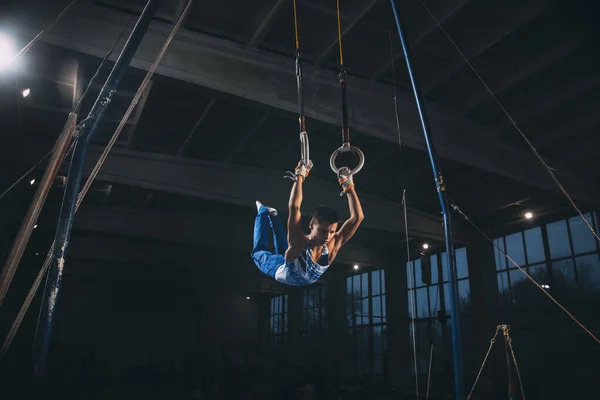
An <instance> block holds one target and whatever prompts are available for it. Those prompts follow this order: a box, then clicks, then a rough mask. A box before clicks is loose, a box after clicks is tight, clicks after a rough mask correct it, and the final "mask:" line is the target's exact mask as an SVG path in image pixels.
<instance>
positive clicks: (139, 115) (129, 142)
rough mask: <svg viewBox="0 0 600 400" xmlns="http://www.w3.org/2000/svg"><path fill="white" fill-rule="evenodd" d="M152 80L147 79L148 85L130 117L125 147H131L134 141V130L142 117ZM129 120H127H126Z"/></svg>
mask: <svg viewBox="0 0 600 400" xmlns="http://www.w3.org/2000/svg"><path fill="white" fill-rule="evenodd" d="M153 83H154V81H152V80H151V81H149V82H148V85H147V86H146V88H145V89H144V92H143V93H142V96H141V97H140V100H139V101H138V103H137V105H136V107H135V111H134V114H133V118H132V119H131V126H130V127H129V129H128V131H127V145H126V147H127V148H131V147H132V146H133V144H134V142H135V130H136V128H137V126H138V123H139V122H140V118H142V113H143V112H144V108H145V107H146V101H147V100H148V96H149V95H150V90H151V89H152V84H153ZM128 122H129V121H128Z"/></svg>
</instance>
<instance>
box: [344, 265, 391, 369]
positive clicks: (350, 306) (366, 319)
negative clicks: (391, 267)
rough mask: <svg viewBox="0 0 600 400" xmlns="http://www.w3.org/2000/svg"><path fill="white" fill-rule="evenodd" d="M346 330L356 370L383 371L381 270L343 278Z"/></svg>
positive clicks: (384, 340) (384, 329) (384, 326)
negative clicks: (345, 296)
mask: <svg viewBox="0 0 600 400" xmlns="http://www.w3.org/2000/svg"><path fill="white" fill-rule="evenodd" d="M346 293H347V299H348V302H347V321H348V332H349V335H350V337H351V338H352V343H351V345H352V348H351V353H352V355H353V356H354V360H355V361H356V367H357V374H358V375H359V376H362V375H365V374H383V372H384V371H383V370H384V357H385V354H386V350H387V311H386V302H385V271H383V270H375V271H369V272H364V273H361V274H358V275H353V276H349V277H347V278H346Z"/></svg>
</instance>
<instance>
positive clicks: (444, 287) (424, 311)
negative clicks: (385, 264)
mask: <svg viewBox="0 0 600 400" xmlns="http://www.w3.org/2000/svg"><path fill="white" fill-rule="evenodd" d="M425 257H428V258H424V259H423V261H424V262H425V265H423V264H422V260H421V259H416V260H413V261H411V262H410V263H407V264H406V274H407V294H408V296H409V299H408V315H409V318H410V319H411V321H410V322H409V330H410V343H411V347H412V345H413V333H414V334H415V338H416V347H417V368H418V370H419V374H420V375H427V374H428V371H429V355H430V346H431V344H432V343H433V346H434V348H433V351H434V355H433V359H434V363H433V365H432V371H434V372H443V371H442V368H443V366H442V365H441V363H439V362H436V360H441V359H443V357H442V349H443V346H442V345H441V344H442V339H443V337H442V336H443V335H442V332H443V331H444V330H445V331H447V332H450V328H449V326H450V279H449V276H448V270H447V266H448V260H447V258H446V252H441V253H436V254H431V255H426V256H425ZM455 265H456V274H457V279H458V295H459V299H460V303H459V307H460V312H461V314H462V315H463V319H462V325H463V332H464V333H467V332H468V331H467V330H466V329H467V327H466V326H465V325H466V323H467V322H468V321H469V318H468V314H469V313H470V311H471V294H470V288H469V269H468V264H467V249H466V248H464V247H463V248H460V249H456V250H455ZM440 276H441V278H440ZM428 277H430V279H427V278H428ZM413 310H414V311H413ZM465 317H466V318H465ZM413 319H414V324H415V325H414V327H413ZM441 321H443V322H441ZM443 324H445V325H447V327H444V326H443ZM446 328H447V329H446ZM413 330H414V332H413ZM463 336H465V335H464V334H463ZM411 371H412V373H413V374H414V363H412V362H411Z"/></svg>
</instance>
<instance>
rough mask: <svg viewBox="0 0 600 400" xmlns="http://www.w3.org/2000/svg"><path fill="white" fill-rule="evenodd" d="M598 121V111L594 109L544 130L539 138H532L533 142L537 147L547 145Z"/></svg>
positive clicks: (599, 118)
mask: <svg viewBox="0 0 600 400" xmlns="http://www.w3.org/2000/svg"><path fill="white" fill-rule="evenodd" d="M599 123H600V113H599V112H598V110H596V109H594V110H593V111H592V112H591V113H588V114H586V115H584V116H582V117H579V118H576V119H575V120H574V121H573V120H569V121H568V122H567V123H565V124H562V125H559V126H558V127H556V128H554V129H552V130H549V131H545V132H544V134H543V135H540V136H539V138H538V137H536V138H533V142H534V143H535V145H536V146H539V147H544V146H548V145H550V144H552V143H554V142H555V141H557V140H559V139H561V138H573V137H575V136H577V134H578V133H580V132H583V131H587V130H589V129H590V128H593V127H594V126H596V125H598V124H599Z"/></svg>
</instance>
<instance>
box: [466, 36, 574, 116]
mask: <svg viewBox="0 0 600 400" xmlns="http://www.w3.org/2000/svg"><path fill="white" fill-rule="evenodd" d="M579 43H580V42H578V41H576V40H568V41H567V42H565V43H563V44H561V45H558V46H555V47H552V50H550V51H549V52H547V53H545V54H544V55H542V56H540V57H538V58H536V59H535V61H534V62H531V63H529V64H525V65H522V66H520V67H519V68H517V69H516V70H509V72H511V73H509V74H508V75H506V76H505V77H504V79H502V80H500V81H496V82H491V83H490V85H489V86H490V89H491V91H492V93H493V94H494V95H495V96H499V95H501V94H502V93H504V92H506V91H507V90H508V89H510V88H511V87H513V86H514V85H516V84H517V83H519V82H521V81H523V80H524V79H526V78H528V77H530V76H532V75H533V74H535V73H537V72H539V71H541V70H542V69H544V68H546V67H547V66H549V65H551V64H553V63H554V62H556V61H558V60H560V59H562V58H563V57H565V56H567V55H569V54H570V53H572V52H573V50H575V49H576V48H577V46H578V45H579ZM477 87H478V89H477V90H478V92H477V94H474V95H471V96H469V97H468V98H467V101H466V102H464V103H463V104H459V105H457V110H458V111H459V112H460V113H461V114H464V115H467V114H469V113H470V112H471V111H473V110H474V109H475V108H476V107H477V106H479V105H480V104H482V103H483V102H485V101H486V100H492V97H491V95H490V93H489V92H488V91H487V90H486V89H485V88H484V87H483V85H479V86H477Z"/></svg>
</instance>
